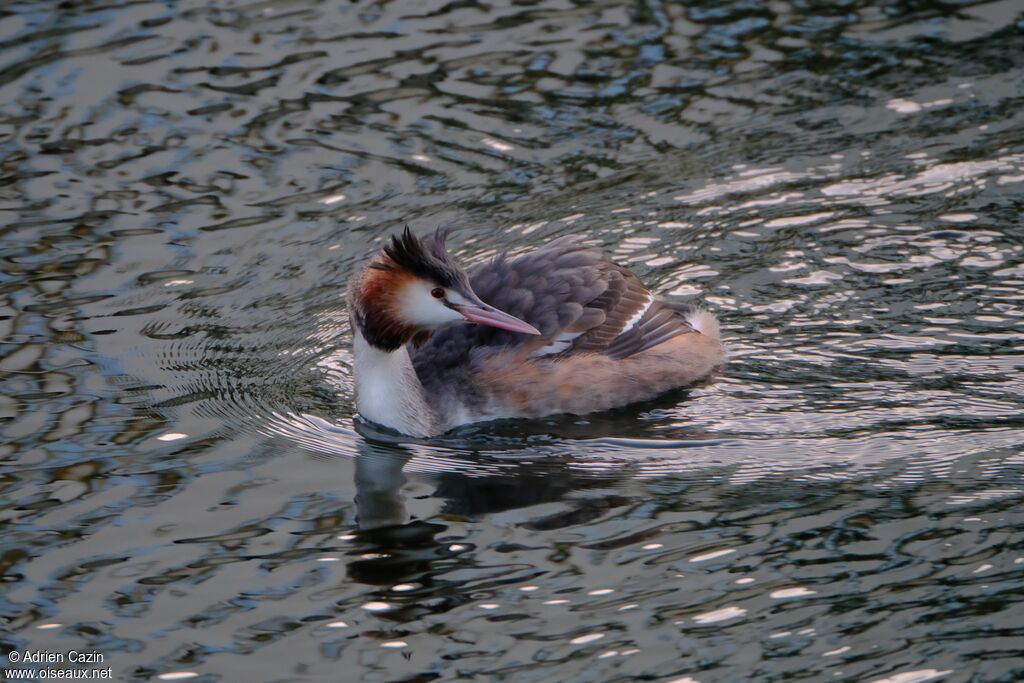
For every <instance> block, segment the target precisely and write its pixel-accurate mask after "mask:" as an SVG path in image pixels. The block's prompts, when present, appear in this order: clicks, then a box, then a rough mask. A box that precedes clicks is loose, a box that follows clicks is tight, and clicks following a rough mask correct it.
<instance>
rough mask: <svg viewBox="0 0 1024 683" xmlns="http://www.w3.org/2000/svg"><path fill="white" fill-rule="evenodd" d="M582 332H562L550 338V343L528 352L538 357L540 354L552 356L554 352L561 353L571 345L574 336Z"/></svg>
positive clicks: (532, 356)
mask: <svg viewBox="0 0 1024 683" xmlns="http://www.w3.org/2000/svg"><path fill="white" fill-rule="evenodd" d="M581 334H583V333H582V332H563V333H562V334H560V335H558V336H556V337H555V338H554V339H552V340H551V343H550V344H548V345H547V346H542V347H540V348H539V349H536V350H534V351H532V352H530V357H531V358H539V357H540V356H552V355H554V354H556V353H561V352H562V351H565V350H566V349H567V348H569V347H570V346H572V343H573V341H574V340H575V339H576V337H578V336H580V335H581Z"/></svg>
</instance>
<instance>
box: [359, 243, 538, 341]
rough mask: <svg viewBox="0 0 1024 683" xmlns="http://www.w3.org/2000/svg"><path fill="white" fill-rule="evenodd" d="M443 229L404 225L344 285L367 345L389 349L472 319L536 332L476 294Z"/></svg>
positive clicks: (489, 324) (497, 325)
mask: <svg viewBox="0 0 1024 683" xmlns="http://www.w3.org/2000/svg"><path fill="white" fill-rule="evenodd" d="M445 237H446V233H444V232H442V231H440V230H439V231H437V232H435V233H434V234H433V235H430V236H429V237H422V238H421V237H417V236H416V235H414V234H412V231H411V230H409V228H408V227H406V228H405V230H404V231H403V232H402V233H401V234H398V235H394V236H393V237H392V238H391V240H390V241H389V242H388V244H387V245H386V246H385V247H384V249H383V250H382V251H381V252H380V253H379V254H377V256H375V257H374V259H373V260H372V261H371V262H370V264H369V265H368V266H367V267H366V268H365V269H364V270H363V271H362V272H361V273H360V274H359V275H357V276H356V278H355V279H354V280H353V282H352V284H351V285H350V294H349V296H350V299H351V304H350V305H351V306H352V313H353V319H354V323H355V324H356V325H358V326H359V327H360V331H361V332H362V334H363V337H364V338H365V339H366V341H367V342H369V343H370V344H371V345H372V346H375V347H377V348H380V349H383V350H387V351H393V350H395V349H397V348H399V347H400V346H402V345H404V344H406V343H407V342H409V341H411V340H413V339H424V338H426V337H429V335H430V333H431V332H433V331H434V330H438V329H441V328H444V327H448V326H449V325H454V324H459V323H467V322H469V323H475V324H477V325H487V326H490V327H496V328H498V329H502V330H510V331H512V332H521V333H523V334H540V332H539V331H538V330H537V329H536V328H535V327H533V326H532V325H530V324H529V323H526V322H524V321H522V320H520V319H519V318H516V317H515V316H512V315H509V314H508V313H505V312H503V311H499V310H498V309H496V308H494V307H493V306H490V305H488V304H486V303H484V302H483V301H481V300H480V297H478V296H477V295H476V293H475V292H473V288H472V287H471V286H470V284H469V277H468V276H467V275H466V272H465V271H464V270H463V269H462V267H461V266H460V265H459V264H458V263H456V261H455V259H453V258H452V256H451V254H449V253H448V250H447V248H446V247H445Z"/></svg>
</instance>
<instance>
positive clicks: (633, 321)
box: [616, 293, 654, 336]
mask: <svg viewBox="0 0 1024 683" xmlns="http://www.w3.org/2000/svg"><path fill="white" fill-rule="evenodd" d="M653 303H654V295H653V294H650V293H648V294H647V303H645V304H644V307H643V308H641V309H640V310H639V311H637V312H636V314H635V315H634V316H633V317H632V318H630V319H629V320H627V321H626V324H625V325H623V326H622V329H621V330H619V334H618V335H616V336H620V335H623V334H625V333H626V332H629V331H630V330H631V329H633V327H634V326H635V325H636V324H637V323H638V322H640V320H641V319H642V318H643V317H644V314H646V313H647V311H648V309H650V307H651V304H653Z"/></svg>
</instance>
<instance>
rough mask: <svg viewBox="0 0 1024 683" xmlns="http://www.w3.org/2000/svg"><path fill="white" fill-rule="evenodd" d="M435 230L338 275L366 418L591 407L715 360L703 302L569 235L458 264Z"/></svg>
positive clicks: (485, 416)
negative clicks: (656, 288)
mask: <svg viewBox="0 0 1024 683" xmlns="http://www.w3.org/2000/svg"><path fill="white" fill-rule="evenodd" d="M445 236H446V234H445V233H444V232H441V231H438V232H436V233H434V234H433V235H431V236H429V237H423V238H421V237H417V236H415V235H413V234H412V232H411V231H410V230H409V228H408V227H406V229H405V231H404V232H403V233H402V234H401V235H395V236H393V237H392V238H391V241H390V242H389V243H388V244H387V246H385V247H384V249H383V250H382V251H381V252H380V253H379V254H377V255H376V256H375V257H374V258H373V259H372V260H371V261H370V263H369V264H368V265H367V266H366V267H364V268H362V269H361V270H360V271H359V272H358V273H356V275H355V276H353V277H352V279H351V280H350V281H349V287H348V305H349V316H350V319H351V322H352V334H353V337H354V343H353V347H354V349H353V355H354V364H353V370H354V374H355V384H356V404H357V407H358V410H359V413H360V414H361V415H362V416H363V417H364V418H366V419H367V420H370V421H372V422H376V423H378V424H380V425H383V426H385V427H390V428H391V429H394V430H396V431H399V432H402V433H403V434H407V435H410V436H433V435H436V434H441V433H443V432H446V431H448V430H450V429H452V428H454V427H458V426H460V425H464V424H469V423H471V422H481V421H484V420H494V419H499V418H512V417H542V416H545V415H553V414H556V413H575V414H584V413H591V412H595V411H601V410H608V409H610V408H615V407H618V406H623V405H626V404H628V403H634V402H637V401H643V400H647V399H651V398H654V397H655V396H657V395H659V394H661V393H664V392H666V391H668V390H669V389H674V388H677V387H683V386H686V385H690V384H693V383H695V382H698V381H700V380H703V379H705V378H707V377H709V376H710V375H711V374H712V373H713V372H714V371H715V369H716V368H718V367H719V366H720V365H721V364H722V363H723V362H724V359H725V352H724V349H723V348H722V344H721V341H720V340H719V334H718V321H717V320H716V319H715V317H714V316H713V315H712V314H710V313H708V312H706V311H703V310H701V309H698V308H695V307H693V306H690V305H688V304H684V303H676V302H672V301H666V300H664V299H661V298H659V297H657V296H655V295H654V294H652V293H651V292H650V291H648V290H647V287H645V286H644V284H643V283H642V282H641V281H640V278H638V277H637V276H636V275H634V274H633V273H631V272H630V271H629V270H627V269H626V268H624V267H622V266H619V265H616V264H615V263H613V262H612V261H610V260H609V259H608V258H607V257H606V256H605V255H604V254H603V253H602V252H600V251H599V250H597V249H593V248H590V247H586V246H583V245H581V244H579V243H578V242H577V241H576V240H575V239H573V238H571V237H569V238H561V239H557V240H554V241H553V242H550V243H549V244H547V245H546V246H544V247H541V248H540V249H537V250H536V251H533V252H530V253H528V254H525V255H523V256H518V257H516V258H506V257H505V256H498V257H496V258H495V259H493V260H492V261H490V262H489V263H485V264H484V265H482V266H480V267H478V268H477V269H476V270H475V271H474V272H473V274H472V276H467V274H466V272H465V271H464V270H463V269H462V268H461V267H460V266H459V265H458V264H457V263H456V262H455V260H454V259H453V258H452V256H451V255H450V254H449V253H448V250H447V249H446V248H445ZM485 302H486V303H485ZM467 322H468V323H475V324H474V325H466V324H462V323H467Z"/></svg>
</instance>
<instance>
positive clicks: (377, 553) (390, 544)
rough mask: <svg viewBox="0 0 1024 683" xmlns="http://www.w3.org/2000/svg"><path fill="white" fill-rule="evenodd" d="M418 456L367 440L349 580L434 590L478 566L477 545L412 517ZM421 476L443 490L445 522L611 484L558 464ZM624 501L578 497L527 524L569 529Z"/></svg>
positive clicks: (359, 467) (359, 462) (437, 493)
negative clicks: (500, 472) (457, 569)
mask: <svg viewBox="0 0 1024 683" xmlns="http://www.w3.org/2000/svg"><path fill="white" fill-rule="evenodd" d="M414 455H415V453H414V451H413V450H412V448H411V447H408V446H403V445H399V444H395V443H384V444H382V443H379V442H376V443H375V442H373V441H369V440H364V441H363V442H362V443H361V444H360V445H359V450H358V453H357V457H356V468H355V484H356V497H355V502H356V510H357V523H358V529H357V530H356V539H357V546H358V550H357V552H358V557H357V558H356V559H353V560H352V561H351V562H350V563H349V565H348V575H349V577H350V578H351V579H353V580H355V581H359V582H361V583H367V584H371V585H380V586H383V585H393V584H397V583H411V582H412V583H415V584H417V585H418V586H423V587H428V586H431V585H434V583H435V582H434V579H433V577H434V576H436V575H437V574H440V573H442V572H447V571H450V570H451V569H452V568H453V567H454V566H455V565H458V564H461V563H471V562H472V550H473V545H472V544H471V543H469V542H465V541H463V540H462V539H457V538H452V537H451V536H446V535H445V532H446V531H447V530H448V529H449V527H448V525H446V524H444V523H440V522H438V521H437V520H436V518H432V519H431V520H430V521H426V520H421V519H413V518H412V517H411V515H410V513H409V511H408V508H407V505H406V500H405V498H404V495H403V492H402V489H403V487H404V486H405V485H406V484H407V476H408V475H407V473H406V472H405V471H404V467H405V465H406V464H407V463H408V462H409V461H410V460H411V459H412V458H413V457H414ZM414 476H416V477H417V478H420V477H422V478H425V479H427V480H429V481H431V482H434V483H435V484H436V486H435V490H434V493H433V495H434V497H436V498H438V499H440V500H441V501H442V508H441V513H442V514H441V515H440V516H441V518H444V517H447V516H458V517H461V518H477V517H480V516H482V515H486V514H490V513H495V512H500V511H505V510H512V509H517V508H524V507H528V506H532V505H537V504H540V503H547V502H553V501H558V500H562V499H566V498H567V496H568V494H571V493H572V492H574V491H577V490H581V489H585V488H593V487H595V486H606V485H607V484H608V483H609V482H608V480H607V479H600V480H596V479H594V478H593V477H587V476H581V475H579V474H574V473H573V472H572V471H571V470H569V469H567V468H556V467H554V468H553V467H551V466H550V464H548V465H546V466H545V467H543V468H542V469H537V470H535V471H531V470H529V469H524V468H517V470H516V473H515V475H508V476H471V475H467V474H463V473H442V474H430V475H423V474H417V475H414ZM624 501H625V499H623V498H622V497H621V496H605V497H601V498H593V497H585V498H580V499H578V500H576V499H574V500H571V501H569V502H568V509H567V510H562V511H559V512H558V513H556V514H553V515H550V516H546V517H543V518H541V519H533V520H529V521H527V522H524V524H525V525H527V526H535V527H537V528H556V527H559V526H567V525H569V524H573V523H578V522H579V521H580V520H581V518H582V519H586V518H587V517H589V516H590V514H591V513H594V514H600V513H601V511H603V510H607V509H608V507H609V506H614V505H617V504H622V503H623V502H624ZM581 515H582V517H581Z"/></svg>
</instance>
